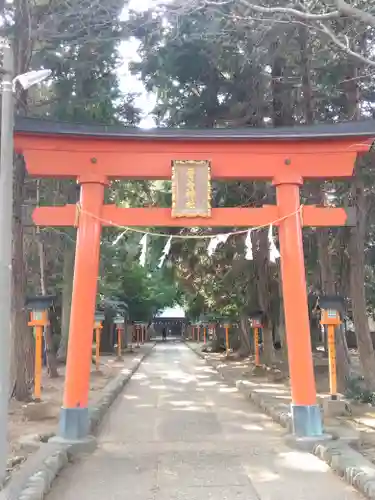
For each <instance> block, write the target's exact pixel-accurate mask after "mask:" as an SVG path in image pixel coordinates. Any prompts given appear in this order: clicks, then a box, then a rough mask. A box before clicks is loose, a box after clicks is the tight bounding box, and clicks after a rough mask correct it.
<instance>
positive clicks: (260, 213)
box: [33, 205, 354, 227]
mask: <svg viewBox="0 0 375 500" xmlns="http://www.w3.org/2000/svg"><path fill="white" fill-rule="evenodd" d="M78 215H79V208H78V206H77V205H65V206H62V207H38V208H36V209H35V210H34V213H33V221H34V223H35V225H37V226H59V227H68V226H74V225H75V224H77V216H78ZM280 217H281V216H280V214H279V209H278V207H277V206H276V205H264V206H263V207H262V208H236V207H234V208H213V209H212V216H211V217H208V218H203V217H181V218H175V217H172V211H171V209H170V208H157V207H152V208H122V207H117V206H116V205H103V207H102V214H101V217H100V221H101V223H102V225H103V226H126V227H153V226H154V227H168V226H169V227H181V226H184V227H207V226H208V227H233V226H235V227H254V226H263V225H264V226H266V225H269V224H270V223H273V222H274V221H277V219H279V218H280ZM301 217H302V223H303V226H312V227H333V226H352V225H353V223H354V219H353V210H352V209H350V208H347V209H346V210H345V209H344V208H331V207H316V206H314V205H306V206H303V207H302V209H301ZM274 225H275V226H278V225H279V223H278V222H275V224H274Z"/></svg>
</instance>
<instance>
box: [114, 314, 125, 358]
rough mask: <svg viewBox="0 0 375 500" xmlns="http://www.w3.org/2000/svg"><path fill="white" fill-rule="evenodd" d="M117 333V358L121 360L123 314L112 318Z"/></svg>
mask: <svg viewBox="0 0 375 500" xmlns="http://www.w3.org/2000/svg"><path fill="white" fill-rule="evenodd" d="M114 323H115V325H116V333H117V360H118V361H121V360H122V332H123V331H124V318H123V316H116V317H115V319H114Z"/></svg>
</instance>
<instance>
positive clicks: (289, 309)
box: [273, 175, 323, 437]
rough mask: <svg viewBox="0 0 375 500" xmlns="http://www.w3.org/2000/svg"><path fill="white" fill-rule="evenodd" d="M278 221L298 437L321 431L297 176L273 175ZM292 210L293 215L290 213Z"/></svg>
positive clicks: (320, 432) (316, 435)
mask: <svg viewBox="0 0 375 500" xmlns="http://www.w3.org/2000/svg"><path fill="white" fill-rule="evenodd" d="M273 183H274V185H275V186H276V197H277V205H278V208H279V213H280V218H282V217H285V219H284V220H281V221H280V225H279V240H280V255H281V273H282V289H283V301H284V311H285V326H286V335H287V345H288V360H289V375H290V382H291V383H290V385H291V391H292V405H291V412H292V421H293V434H294V435H295V436H297V437H298V436H300V437H318V436H321V435H323V426H322V418H321V412H320V408H319V405H317V401H316V388H315V378H314V366H313V359H312V355H311V337H310V323H309V312H308V302H307V289H306V275H305V262H304V255H303V240H302V213H301V211H300V186H301V185H302V183H303V181H302V178H300V177H299V176H297V175H296V176H293V175H292V176H290V178H288V179H285V178H281V179H277V178H276V179H275V180H274V182H273ZM291 214H293V215H291Z"/></svg>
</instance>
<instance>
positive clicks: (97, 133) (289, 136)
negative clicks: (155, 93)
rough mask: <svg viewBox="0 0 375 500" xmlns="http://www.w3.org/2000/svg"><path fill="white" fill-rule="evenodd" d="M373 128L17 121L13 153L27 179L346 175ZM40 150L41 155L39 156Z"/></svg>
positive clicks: (373, 124) (371, 124)
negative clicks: (180, 162) (199, 168)
mask: <svg viewBox="0 0 375 500" xmlns="http://www.w3.org/2000/svg"><path fill="white" fill-rule="evenodd" d="M373 137H375V122H374V121H370V120H369V121H363V122H350V123H349V122H348V123H341V124H337V125H314V126H299V127H291V128H283V127H281V128H277V129H271V128H264V129H257V128H247V129H241V130H238V129H205V130H198V129H197V130H185V129H168V128H165V129H163V128H160V129H153V130H141V129H138V128H128V127H118V126H110V127H109V126H96V125H76V124H69V123H61V122H52V121H51V122H50V121H46V120H38V119H32V118H22V119H18V120H17V122H16V126H15V147H16V150H17V151H19V152H23V154H24V155H25V159H26V164H27V169H28V171H29V173H30V174H31V175H35V176H41V177H49V176H53V177H58V176H61V177H81V176H85V175H91V174H93V173H95V174H98V175H102V176H105V177H109V178H127V179H170V177H171V161H172V160H173V159H178V158H186V157H188V158H189V159H190V160H200V159H202V160H207V159H208V160H210V162H211V170H212V178H213V179H223V180H225V179H273V178H275V177H276V176H277V177H280V178H281V177H283V176H286V177H289V176H290V174H291V173H293V174H297V175H299V176H300V177H303V178H305V179H306V178H335V177H345V176H350V175H351V174H352V171H353V165H354V162H355V159H356V156H357V154H358V153H360V152H364V151H368V150H369V148H370V146H371V145H372V142H373ZM42 152H43V154H42Z"/></svg>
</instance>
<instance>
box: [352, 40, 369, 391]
mask: <svg viewBox="0 0 375 500" xmlns="http://www.w3.org/2000/svg"><path fill="white" fill-rule="evenodd" d="M358 43H362V44H364V43H365V39H364V37H362V38H361V39H360V40H359V42H358ZM357 76H358V68H357V66H356V65H355V63H354V62H352V61H350V62H348V71H347V78H346V81H345V82H344V90H345V96H346V107H347V109H346V112H347V116H348V118H349V119H350V120H359V119H360V117H361V112H360V107H359V100H360V96H359V87H358V83H357V79H356V77H357ZM351 194H352V200H353V205H354V207H355V209H356V225H355V226H354V227H353V228H351V230H350V238H349V248H348V251H349V259H350V296H351V299H352V309H353V322H354V328H355V334H356V338H357V345H358V352H359V358H360V362H361V367H362V371H363V376H364V379H365V385H366V387H367V388H368V389H369V390H375V356H374V348H373V344H372V340H371V335H370V328H369V324H368V316H367V307H366V294H365V240H366V235H367V203H366V196H365V184H364V181H363V177H362V175H361V161H357V164H356V167H355V171H354V178H353V181H352V184H351Z"/></svg>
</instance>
